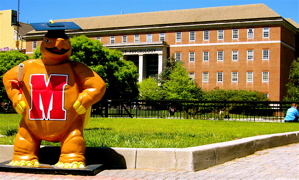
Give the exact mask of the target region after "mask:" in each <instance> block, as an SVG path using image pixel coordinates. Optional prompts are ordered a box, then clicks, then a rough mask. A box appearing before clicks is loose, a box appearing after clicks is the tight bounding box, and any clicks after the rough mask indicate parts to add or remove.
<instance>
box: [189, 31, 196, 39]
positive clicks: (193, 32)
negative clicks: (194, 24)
mask: <svg viewBox="0 0 299 180" xmlns="http://www.w3.org/2000/svg"><path fill="white" fill-rule="evenodd" d="M189 41H195V31H190V32H189Z"/></svg>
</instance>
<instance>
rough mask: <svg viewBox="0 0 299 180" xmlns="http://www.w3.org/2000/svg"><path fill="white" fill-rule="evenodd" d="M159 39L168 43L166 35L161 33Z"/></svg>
mask: <svg viewBox="0 0 299 180" xmlns="http://www.w3.org/2000/svg"><path fill="white" fill-rule="evenodd" d="M162 37H163V39H164V40H162ZM159 39H160V41H166V38H165V33H160V37H159Z"/></svg>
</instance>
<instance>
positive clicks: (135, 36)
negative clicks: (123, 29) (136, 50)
mask: <svg viewBox="0 0 299 180" xmlns="http://www.w3.org/2000/svg"><path fill="white" fill-rule="evenodd" d="M134 42H135V43H138V42H140V35H139V34H135V35H134Z"/></svg>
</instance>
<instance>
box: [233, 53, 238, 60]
mask: <svg viewBox="0 0 299 180" xmlns="http://www.w3.org/2000/svg"><path fill="white" fill-rule="evenodd" d="M238 59H239V51H232V60H233V61H238Z"/></svg>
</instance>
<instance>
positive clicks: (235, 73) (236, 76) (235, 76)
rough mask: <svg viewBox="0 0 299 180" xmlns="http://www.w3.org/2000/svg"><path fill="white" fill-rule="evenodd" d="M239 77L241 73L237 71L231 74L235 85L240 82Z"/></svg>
mask: <svg viewBox="0 0 299 180" xmlns="http://www.w3.org/2000/svg"><path fill="white" fill-rule="evenodd" d="M238 76H239V73H238V72H237V71H234V72H232V73H231V81H232V82H234V83H237V82H238V79H239V78H238Z"/></svg>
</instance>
